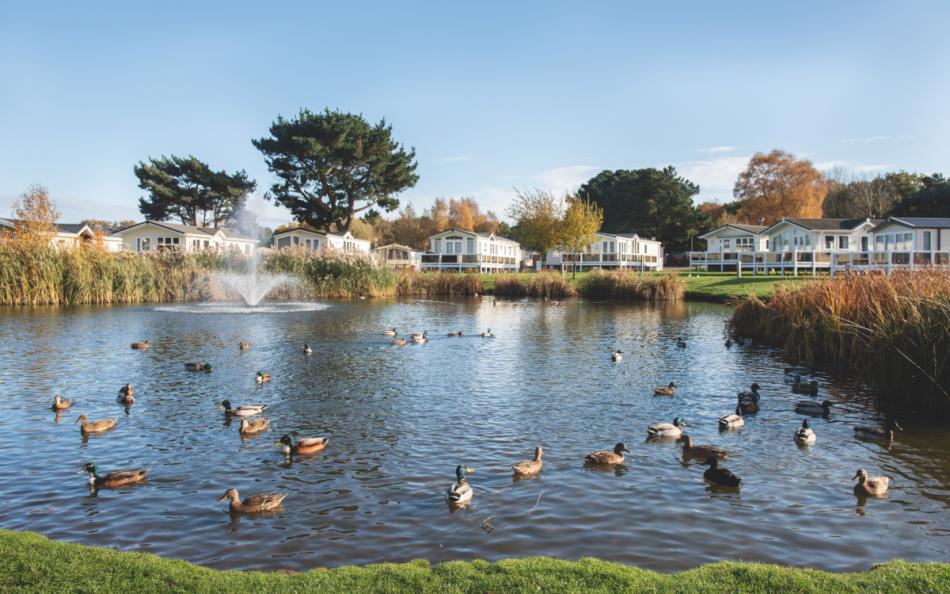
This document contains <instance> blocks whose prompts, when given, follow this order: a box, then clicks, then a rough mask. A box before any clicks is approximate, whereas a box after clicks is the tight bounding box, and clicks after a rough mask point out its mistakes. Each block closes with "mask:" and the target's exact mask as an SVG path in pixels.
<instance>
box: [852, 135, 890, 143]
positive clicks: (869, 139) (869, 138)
mask: <svg viewBox="0 0 950 594" xmlns="http://www.w3.org/2000/svg"><path fill="white" fill-rule="evenodd" d="M893 138H894V137H893V136H886V135H879V136H865V137H864V138H844V139H842V140H840V141H839V142H841V144H871V143H872V142H884V141H885V140H892V139H893Z"/></svg>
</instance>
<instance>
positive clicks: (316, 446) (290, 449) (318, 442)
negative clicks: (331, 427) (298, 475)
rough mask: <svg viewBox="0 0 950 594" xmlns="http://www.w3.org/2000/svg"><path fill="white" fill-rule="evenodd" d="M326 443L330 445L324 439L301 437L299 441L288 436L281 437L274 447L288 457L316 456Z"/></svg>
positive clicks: (328, 441) (327, 440)
mask: <svg viewBox="0 0 950 594" xmlns="http://www.w3.org/2000/svg"><path fill="white" fill-rule="evenodd" d="M328 443H330V440H329V439H327V438H326V437H301V438H300V439H294V438H293V437H292V436H290V435H283V436H281V438H280V440H279V441H277V442H275V443H274V445H275V446H278V447H280V448H281V449H282V450H283V452H284V454H285V455H287V456H290V455H292V454H316V453H317V452H321V451H323V449H324V448H326V447H327V444H328Z"/></svg>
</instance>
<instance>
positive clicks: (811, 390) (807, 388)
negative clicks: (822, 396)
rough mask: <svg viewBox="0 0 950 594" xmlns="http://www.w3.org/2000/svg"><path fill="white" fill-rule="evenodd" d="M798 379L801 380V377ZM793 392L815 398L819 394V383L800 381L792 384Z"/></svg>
mask: <svg viewBox="0 0 950 594" xmlns="http://www.w3.org/2000/svg"><path fill="white" fill-rule="evenodd" d="M797 377H798V378H801V376H797ZM792 392H795V393H796V394H806V395H808V396H815V395H816V394H818V382H816V381H810V382H803V381H801V379H799V380H798V381H796V382H795V383H794V384H792Z"/></svg>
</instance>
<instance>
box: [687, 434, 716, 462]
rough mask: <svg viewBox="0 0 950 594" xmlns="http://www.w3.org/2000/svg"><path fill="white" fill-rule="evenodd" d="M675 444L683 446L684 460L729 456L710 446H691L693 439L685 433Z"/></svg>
mask: <svg viewBox="0 0 950 594" xmlns="http://www.w3.org/2000/svg"><path fill="white" fill-rule="evenodd" d="M676 443H681V444H683V457H684V458H697V459H702V460H705V459H707V458H710V457H715V458H720V459H722V458H727V457H728V456H729V455H728V454H727V453H726V450H724V449H722V448H720V447H716V446H712V445H704V444H700V445H693V438H692V437H690V436H689V435H686V434H685V433H684V434H683V435H681V436H680V438H679V439H677V440H676Z"/></svg>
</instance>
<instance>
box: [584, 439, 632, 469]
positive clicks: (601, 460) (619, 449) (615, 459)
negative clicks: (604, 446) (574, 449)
mask: <svg viewBox="0 0 950 594" xmlns="http://www.w3.org/2000/svg"><path fill="white" fill-rule="evenodd" d="M624 452H627V453H630V450H628V449H627V446H625V445H623V442H620V443H618V444H617V445H615V446H614V449H613V451H610V450H599V451H596V452H591V453H589V454H587V455H586V456H584V462H586V463H588V464H623V453H624Z"/></svg>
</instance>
